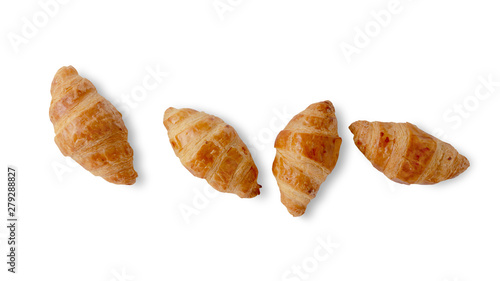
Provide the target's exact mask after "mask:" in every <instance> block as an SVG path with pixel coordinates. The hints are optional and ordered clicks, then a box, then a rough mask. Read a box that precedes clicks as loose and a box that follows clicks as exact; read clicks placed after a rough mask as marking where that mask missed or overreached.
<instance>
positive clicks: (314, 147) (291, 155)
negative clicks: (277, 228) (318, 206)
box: [273, 101, 342, 216]
mask: <svg viewBox="0 0 500 281" xmlns="http://www.w3.org/2000/svg"><path fill="white" fill-rule="evenodd" d="M341 143H342V139H341V138H340V137H339V135H338V133H337V119H336V117H335V108H334V107H333V105H332V103H331V102H330V101H324V102H319V103H314V104H311V105H310V106H309V107H307V109H306V110H304V111H302V112H300V113H299V114H297V115H295V116H294V117H293V118H292V120H291V121H290V122H289V123H288V125H286V127H285V129H284V130H283V131H281V132H280V133H279V134H278V137H277V138H276V142H275V144H274V147H275V148H276V157H275V159H274V162H273V174H274V176H275V177H276V181H277V182H278V186H279V188H280V191H281V202H282V203H283V204H284V205H285V206H286V207H287V209H288V212H289V213H290V214H292V215H293V216H301V215H303V214H304V212H305V210H306V207H307V204H309V201H311V199H313V198H314V197H316V193H317V192H318V190H319V187H320V185H321V184H322V183H323V182H324V181H325V179H326V177H327V176H328V175H329V174H330V173H331V172H332V170H333V168H335V165H336V163H337V159H338V157H339V149H340V145H341Z"/></svg>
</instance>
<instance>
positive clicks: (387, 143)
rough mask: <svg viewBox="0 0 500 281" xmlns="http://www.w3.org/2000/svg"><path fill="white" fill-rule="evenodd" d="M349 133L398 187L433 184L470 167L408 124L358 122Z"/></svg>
mask: <svg viewBox="0 0 500 281" xmlns="http://www.w3.org/2000/svg"><path fill="white" fill-rule="evenodd" d="M349 129H350V130H351V132H352V133H353V135H354V143H355V144H356V146H357V147H358V148H359V150H360V151H361V152H362V153H363V154H364V155H365V157H366V158H367V159H368V160H369V161H370V162H371V163H372V165H373V166H374V167H375V168H376V169H377V170H379V171H380V172H382V173H384V174H385V175H386V176H387V177H388V178H389V179H391V180H393V181H395V182H398V183H402V184H424V185H428V184H436V183H439V182H441V181H444V180H448V179H452V178H455V177H457V176H458V175H460V174H461V173H463V172H464V171H465V170H466V169H467V168H468V167H469V165H470V164H469V161H468V160H467V158H466V157H465V156H463V155H461V154H459V153H458V151H457V150H456V149H455V148H454V147H453V146H451V145H450V144H448V143H446V142H443V141H441V140H439V139H437V138H436V137H434V136H432V135H430V134H428V133H426V132H424V131H422V130H421V129H419V128H418V127H417V126H415V125H413V124H411V123H393V122H368V121H357V122H354V123H353V124H351V126H349Z"/></svg>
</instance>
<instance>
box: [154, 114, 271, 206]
mask: <svg viewBox="0 0 500 281" xmlns="http://www.w3.org/2000/svg"><path fill="white" fill-rule="evenodd" d="M163 124H164V125H165V128H166V129H167V130H168V137H169V139H170V144H171V145H172V148H173V149H174V152H175V155H177V157H179V159H180V160H181V163H182V164H183V165H184V167H186V169H188V170H189V171H190V172H191V173H192V174H193V175H194V176H196V177H199V178H202V179H205V180H206V181H207V182H208V183H209V184H210V185H211V186H212V187H213V188H215V189H216V190H218V191H220V192H228V193H234V194H237V195H238V196H240V197H241V198H252V197H255V196H257V195H259V194H260V191H259V188H260V187H261V186H260V185H259V184H258V183H257V176H258V170H257V167H256V166H255V164H254V162H253V159H252V156H251V155H250V151H248V148H247V146H246V145H245V144H244V143H243V141H242V140H241V139H240V137H239V136H238V134H237V133H236V131H235V130H234V128H233V127H231V126H229V125H228V124H226V123H224V121H223V120H222V119H220V118H218V117H216V116H213V115H209V114H206V113H205V112H199V111H196V110H194V109H189V108H183V109H176V108H173V107H170V108H168V109H167V110H166V111H165V115H164V116H163Z"/></svg>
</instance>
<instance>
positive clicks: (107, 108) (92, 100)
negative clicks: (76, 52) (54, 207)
mask: <svg viewBox="0 0 500 281" xmlns="http://www.w3.org/2000/svg"><path fill="white" fill-rule="evenodd" d="M50 93H51V95H52V101H51V103H50V110H49V115H50V121H52V123H53V125H54V131H55V133H56V136H55V138H54V140H55V142H56V145H57V146H58V147H59V149H60V150H61V152H62V154H63V155H64V156H70V157H71V158H73V159H74V160H75V161H76V162H78V163H79V164H80V165H81V166H82V167H84V168H85V169H87V170H88V171H90V172H91V173H92V174H94V175H95V176H100V177H102V178H104V179H105V180H107V181H109V182H112V183H115V184H129V185H130V184H134V183H135V179H136V178H137V173H136V172H135V170H134V167H133V150H132V148H131V147H130V145H129V143H128V141H127V138H128V131H127V128H126V127H125V124H124V123H123V120H122V116H121V114H120V113H119V112H118V111H117V110H116V108H115V107H114V106H113V105H112V104H111V103H110V102H109V101H107V100H106V99H104V98H103V97H102V96H101V95H99V94H98V93H97V90H96V88H95V87H94V85H93V84H92V83H91V82H90V81H89V80H87V79H85V78H82V77H81V76H80V75H78V72H77V71H76V69H75V68H74V67H72V66H67V67H62V68H60V69H59V70H58V71H57V73H56V75H55V76H54V80H53V81H52V87H51V89H50Z"/></svg>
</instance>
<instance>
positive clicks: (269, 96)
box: [0, 0, 500, 281]
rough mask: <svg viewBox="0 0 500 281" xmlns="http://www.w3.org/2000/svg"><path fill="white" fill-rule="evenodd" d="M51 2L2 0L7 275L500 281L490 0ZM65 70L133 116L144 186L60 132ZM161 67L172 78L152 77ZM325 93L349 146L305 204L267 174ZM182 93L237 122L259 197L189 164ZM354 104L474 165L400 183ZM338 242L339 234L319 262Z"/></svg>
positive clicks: (494, 29) (496, 91)
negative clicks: (229, 188) (184, 155)
mask: <svg viewBox="0 0 500 281" xmlns="http://www.w3.org/2000/svg"><path fill="white" fill-rule="evenodd" d="M47 2H49V0H41V1H40V2H37V1H32V0H30V1H2V2H1V4H0V34H1V35H2V36H1V40H0V50H1V52H0V76H1V86H2V88H1V95H2V100H1V103H0V106H1V108H0V122H1V132H2V133H1V136H2V137H1V140H0V142H1V148H0V149H1V150H0V151H1V153H0V161H1V163H0V167H2V170H3V171H4V172H1V174H2V176H1V179H2V180H1V182H2V185H3V186H4V188H2V190H3V191H2V192H1V193H0V200H1V203H0V207H1V212H0V214H1V215H0V217H1V218H2V221H5V220H6V216H7V214H6V213H7V212H6V181H7V179H6V172H5V170H6V167H7V165H15V166H16V167H17V168H18V171H19V172H18V176H19V181H18V194H17V195H18V202H17V203H18V204H19V207H18V216H19V222H18V224H19V227H18V253H17V255H18V265H17V271H18V274H16V275H15V276H14V275H13V274H10V273H7V266H6V264H5V263H4V262H3V261H4V260H6V257H5V255H6V254H7V247H6V238H7V235H8V234H7V229H6V227H4V225H5V224H4V222H2V223H1V225H2V227H1V228H0V253H1V255H2V258H0V260H1V261H2V265H1V266H0V279H1V280H102V281H112V280H116V281H131V280H134V281H146V280H384V281H392V280H394V281H400V280H406V281H417V280H418V281H421V280H426V281H444V280H449V281H473V280H482V281H490V280H491V281H493V280H500V271H499V270H498V266H499V264H500V254H499V253H500V225H499V222H500V220H499V218H500V203H499V197H500V190H499V186H498V182H497V175H498V173H499V172H498V168H499V164H498V163H499V162H498V159H499V157H500V151H499V150H498V145H497V143H498V137H499V136H500V134H499V133H498V128H497V126H496V125H498V120H499V118H500V113H499V112H500V111H499V110H498V106H499V105H500V87H499V85H498V82H495V81H500V67H499V66H500V37H499V34H498V27H499V26H500V17H499V16H498V11H499V8H500V5H499V4H498V3H497V1H486V0H475V1H451V0H450V1H430V0H418V1H417V0H414V1H410V0H401V1H396V2H393V3H392V4H391V1H390V0H377V1H373V0H371V1H368V0H363V1H361V0H357V1H328V0H323V1H295V0H278V1H262V0H261V1H255V0H254V1H252V0H241V1H236V0H221V1H220V2H217V1H216V2H214V1H213V0H206V1H162V2H161V3H160V1H136V2H132V1H128V2H127V1H80V0H74V1H68V2H67V3H64V4H62V3H61V4H57V7H55V6H51V7H50V9H51V10H49V11H48V12H47V11H46V10H47V8H45V10H44V8H43V7H42V6H43V4H42V5H40V3H47ZM214 3H215V4H217V5H218V6H219V7H220V8H224V4H225V5H226V8H227V10H226V11H225V12H224V11H223V10H217V9H216V8H215V6H214ZM227 5H229V6H227ZM388 5H389V6H391V5H392V6H391V8H389V10H390V11H392V12H394V13H392V14H391V18H390V19H389V18H387V17H386V18H385V22H383V24H384V25H385V26H381V25H380V23H375V21H374V17H375V16H374V13H375V14H384V12H380V11H382V10H384V11H388ZM228 7H229V8H228ZM394 7H396V10H395V11H394ZM47 13H51V15H50V16H47ZM44 14H45V16H44ZM34 17H35V19H34ZM45 19H46V21H44V20H45ZM27 22H30V23H31V24H34V25H35V24H36V26H35V28H36V30H28V29H29V28H28V27H27V25H29V24H30V23H27ZM366 28H369V29H370V30H369V32H370V35H369V36H370V37H369V38H368V40H369V41H367V40H366V38H364V39H365V42H362V41H363V40H361V39H362V37H363V35H360V33H359V31H357V30H365V29H366ZM23 30H24V33H25V34H24V35H23ZM27 30H28V31H27ZM362 32H363V33H364V32H365V31H362ZM13 38H15V39H16V40H14V39H13ZM19 38H23V39H24V40H23V39H19ZM13 40H14V41H13ZM19 40H21V41H19ZM356 40H357V41H356ZM16 42H17V43H16ZM362 43H363V44H362ZM347 44H349V45H351V46H352V47H353V48H357V49H356V53H354V54H352V55H350V56H349V55H348V56H346V55H345V54H344V53H343V51H342V47H341V46H344V47H345V46H347ZM349 61H350V62H349ZM64 65H73V66H74V67H75V68H76V69H77V70H78V71H79V72H80V74H81V75H82V76H83V77H86V78H88V79H89V80H90V81H92V82H93V83H94V84H95V86H96V87H97V89H98V91H99V93H100V94H101V95H103V96H104V97H106V98H107V99H108V100H110V101H112V102H113V103H114V104H115V105H116V106H117V107H121V108H122V111H123V110H127V111H128V114H127V115H126V118H125V119H124V120H125V123H126V125H127V127H128V129H129V140H130V143H131V145H132V147H133V149H134V152H135V157H134V165H135V168H136V170H137V172H138V174H139V177H138V179H137V183H136V184H135V185H133V186H116V185H113V184H110V183H108V182H106V181H104V180H103V179H101V178H96V177H94V176H92V175H91V174H90V173H89V172H87V171H85V170H84V169H83V168H81V167H79V166H74V164H73V163H72V162H71V161H67V160H66V159H65V158H64V157H63V156H62V154H61V153H60V151H59V150H58V148H57V147H56V145H55V143H54V141H53V137H54V132H53V126H52V124H51V122H50V121H49V116H48V109H49V104H50V99H51V97H50V92H49V89H50V84H51V81H52V78H53V75H54V74H55V72H56V71H57V70H58V69H59V67H61V66H64ZM154 69H157V71H160V72H162V73H163V74H161V75H160V76H159V77H157V78H158V79H157V80H158V81H156V80H151V81H153V82H155V86H154V87H149V90H144V91H143V92H140V91H141V87H142V83H143V80H144V79H149V78H148V75H150V72H151V71H153V70H154ZM166 72H168V73H169V75H168V77H165V76H167V75H165V74H164V73H166ZM481 77H482V78H481ZM482 79H483V80H484V79H486V80H488V79H490V80H492V81H493V82H492V83H493V85H494V86H493V87H490V92H488V91H487V88H485V87H484V86H483V84H484V83H482V82H481V80H482ZM495 83H496V84H495ZM476 89H479V90H478V95H479V97H480V98H481V99H479V98H478V97H477V96H475V91H476ZM326 99H329V100H331V101H332V102H333V104H334V105H335V107H336V110H337V117H338V121H339V133H340V135H341V137H342V138H343V144H342V147H341V153H340V158H339V161H338V164H337V167H336V168H335V170H334V171H333V173H332V174H331V175H330V176H329V177H328V179H327V181H326V182H325V183H324V184H323V185H322V186H321V189H320V191H319V193H318V196H317V198H316V199H314V200H313V201H312V202H311V204H310V205H309V207H308V209H307V212H306V214H305V215H304V216H303V217H300V218H293V217H292V216H291V215H289V214H288V212H287V211H286V208H285V207H284V206H283V205H282V204H281V202H280V194H279V189H278V186H277V184H276V181H275V179H274V177H273V175H272V172H271V165H272V161H273V158H274V155H275V150H274V148H273V142H274V138H275V136H276V135H277V133H278V132H279V131H280V130H281V129H282V128H283V127H284V126H285V124H286V122H288V120H289V119H290V118H291V117H292V116H293V115H295V114H296V113H298V112H300V111H302V110H303V109H305V108H306V107H307V106H308V105H309V104H311V103H313V102H318V101H322V100H326ZM464 103H465V106H464ZM169 106H174V107H191V108H195V109H198V110H203V111H205V112H208V113H211V114H215V115H217V116H219V117H221V118H223V119H224V120H225V121H226V122H227V123H229V124H231V125H233V126H234V127H235V128H236V130H237V131H238V133H239V135H240V136H241V138H242V139H243V140H244V141H245V142H246V143H247V145H248V146H249V147H251V151H252V154H253V157H254V159H255V162H256V164H257V166H258V168H259V183H260V184H261V185H262V186H263V187H262V189H261V195H260V196H258V197H256V198H254V199H247V200H243V199H240V198H238V197H237V196H235V195H231V194H220V193H216V192H210V191H212V190H211V189H208V188H207V186H206V183H205V181H204V180H201V179H197V178H195V177H193V176H192V175H191V174H190V173H189V172H188V171H187V170H186V169H185V168H184V167H183V166H182V165H181V163H180V162H179V160H178V159H177V158H176V157H175V155H174V153H173V150H172V148H171V147H170V144H169V142H168V137H167V132H166V130H165V128H164V127H163V124H162V116H163V112H164V110H165V109H166V108H168V107H169ZM460 110H462V111H463V112H461V113H460V112H459V111H460ZM360 119H366V120H370V121H375V120H378V121H397V122H406V121H408V122H412V123H414V124H416V125H418V126H419V127H420V128H422V129H423V130H425V131H427V132H429V133H435V134H436V136H440V137H443V139H445V140H447V141H449V142H450V143H451V144H452V145H454V146H455V147H456V148H457V149H458V150H459V151H460V152H461V153H462V154H464V155H465V156H467V157H468V158H469V160H470V162H471V167H470V168H469V169H468V170H467V171H466V172H465V173H464V174H462V175H461V176H460V177H458V178H456V179H454V180H450V181H448V182H444V183H440V184H438V185H435V186H402V185H398V184H393V183H391V182H390V181H389V180H388V179H386V178H385V177H384V176H383V175H382V174H381V173H379V172H378V171H376V170H375V169H374V168H373V167H372V166H371V164H370V163H369V162H368V161H367V160H366V159H365V158H364V156H363V155H362V154H361V153H360V152H359V151H358V150H357V148H356V147H355V146H354V144H353V142H352V134H351V133H350V132H349V130H348V126H349V124H351V123H352V122H354V121H356V120H360ZM207 192H208V193H207ZM205 193H207V195H209V196H210V197H209V198H207V197H206V196H207V195H205ZM181 209H183V210H186V209H189V210H191V211H192V213H191V214H190V215H184V216H183V213H182V212H181ZM193 210H194V211H193ZM5 223H6V222H5ZM328 240H330V242H333V243H336V244H335V245H336V247H335V249H334V250H333V251H331V252H326V251H323V252H321V254H322V258H321V261H317V259H316V258H315V255H314V253H315V251H316V249H318V247H320V245H321V244H320V242H318V241H328ZM337 246H338V247H337ZM294 266H296V267H300V268H301V269H300V270H301V272H302V273H301V275H296V274H295V275H294V274H293V273H292V269H294ZM294 270H295V272H297V270H298V269H297V268H295V269H294ZM306 275H307V276H306Z"/></svg>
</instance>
